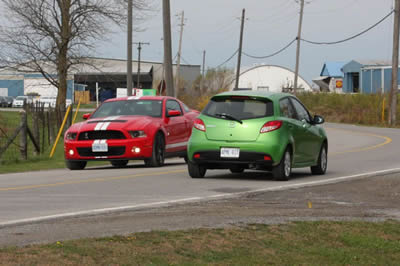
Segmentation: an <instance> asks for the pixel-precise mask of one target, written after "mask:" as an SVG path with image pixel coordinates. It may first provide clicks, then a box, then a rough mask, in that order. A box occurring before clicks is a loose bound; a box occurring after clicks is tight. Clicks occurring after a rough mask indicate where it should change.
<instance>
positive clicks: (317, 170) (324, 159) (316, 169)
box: [311, 144, 328, 175]
mask: <svg viewBox="0 0 400 266" xmlns="http://www.w3.org/2000/svg"><path fill="white" fill-rule="evenodd" d="M327 168H328V152H327V149H326V145H325V144H323V145H322V147H321V150H320V152H319V156H318V164H317V165H315V166H311V173H312V174H313V175H323V174H325V172H326V169H327Z"/></svg>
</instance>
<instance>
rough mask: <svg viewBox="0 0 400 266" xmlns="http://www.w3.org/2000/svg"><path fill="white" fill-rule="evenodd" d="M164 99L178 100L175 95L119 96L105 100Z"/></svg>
mask: <svg viewBox="0 0 400 266" xmlns="http://www.w3.org/2000/svg"><path fill="white" fill-rule="evenodd" d="M139 99H140V100H159V101H161V100H163V99H173V100H177V99H176V98H174V97H171V96H140V97H136V96H130V97H119V98H111V99H108V100H106V101H105V102H116V101H127V100H139Z"/></svg>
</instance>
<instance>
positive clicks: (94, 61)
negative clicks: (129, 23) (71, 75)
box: [71, 58, 153, 74]
mask: <svg viewBox="0 0 400 266" xmlns="http://www.w3.org/2000/svg"><path fill="white" fill-rule="evenodd" d="M81 62H82V64H79V65H75V66H74V67H73V69H72V71H71V72H75V73H80V74H84V73H85V74H88V73H91V74H98V73H108V74H117V73H126V72H127V63H126V60H120V59H105V58H87V59H84V60H81ZM152 67H153V63H147V62H141V63H140V72H141V73H149V72H150V71H151V68H152ZM132 72H134V73H137V72H138V63H137V61H133V62H132Z"/></svg>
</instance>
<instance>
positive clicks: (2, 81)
mask: <svg viewBox="0 0 400 266" xmlns="http://www.w3.org/2000/svg"><path fill="white" fill-rule="evenodd" d="M28 81H29V82H28ZM32 81H33V82H34V81H37V82H36V83H39V84H40V82H42V83H43V86H47V85H48V82H47V81H46V80H45V79H44V77H43V75H42V74H32V73H18V74H15V73H11V72H10V73H7V72H3V71H2V72H1V73H0V88H1V89H2V90H3V91H5V94H6V95H8V96H13V97H16V96H20V95H25V94H27V86H29V85H27V84H28V83H30V82H32ZM73 91H74V80H72V79H69V80H67V99H71V100H72V94H73ZM54 96H55V95H54Z"/></svg>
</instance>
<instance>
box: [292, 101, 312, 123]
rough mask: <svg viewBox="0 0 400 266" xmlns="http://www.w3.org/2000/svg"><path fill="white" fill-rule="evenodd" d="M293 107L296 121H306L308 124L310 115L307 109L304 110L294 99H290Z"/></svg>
mask: <svg viewBox="0 0 400 266" xmlns="http://www.w3.org/2000/svg"><path fill="white" fill-rule="evenodd" d="M290 100H291V101H292V103H293V105H294V108H295V109H296V113H297V117H298V119H299V120H300V121H301V120H306V121H307V122H308V123H310V122H311V118H310V114H309V113H308V111H307V109H306V108H304V106H303V105H302V104H301V103H300V102H299V101H298V100H296V99H294V98H291V99H290Z"/></svg>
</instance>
